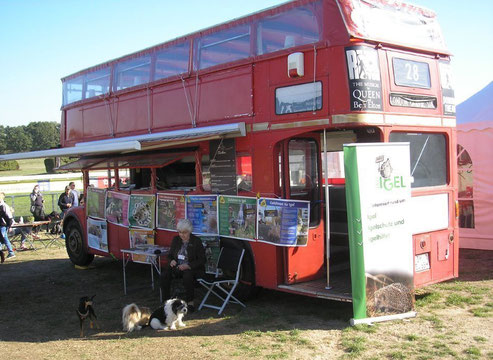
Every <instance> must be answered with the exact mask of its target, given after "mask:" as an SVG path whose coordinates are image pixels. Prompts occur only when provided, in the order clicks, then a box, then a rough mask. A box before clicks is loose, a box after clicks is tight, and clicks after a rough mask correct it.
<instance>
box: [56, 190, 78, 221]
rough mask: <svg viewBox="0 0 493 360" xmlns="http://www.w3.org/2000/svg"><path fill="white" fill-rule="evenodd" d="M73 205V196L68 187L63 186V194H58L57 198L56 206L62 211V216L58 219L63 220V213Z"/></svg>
mask: <svg viewBox="0 0 493 360" xmlns="http://www.w3.org/2000/svg"><path fill="white" fill-rule="evenodd" d="M73 204H74V195H73V194H72V193H71V192H70V187H69V186H68V185H67V186H65V192H63V193H62V194H60V197H59V198H58V206H59V207H60V210H62V214H61V215H60V217H61V218H62V219H63V218H64V217H65V213H66V212H67V211H68V209H70V208H71V207H72V205H73Z"/></svg>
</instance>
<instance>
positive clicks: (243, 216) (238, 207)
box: [218, 195, 257, 241]
mask: <svg viewBox="0 0 493 360" xmlns="http://www.w3.org/2000/svg"><path fill="white" fill-rule="evenodd" d="M218 203H219V205H218V206H219V235H221V236H227V237H230V238H234V239H241V240H250V241H253V240H254V239H255V235H256V227H255V223H256V214H257V199H256V198H251V197H243V196H223V195H220V196H219V198H218Z"/></svg>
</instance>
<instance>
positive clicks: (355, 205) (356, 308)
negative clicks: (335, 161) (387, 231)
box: [344, 146, 366, 319]
mask: <svg viewBox="0 0 493 360" xmlns="http://www.w3.org/2000/svg"><path fill="white" fill-rule="evenodd" d="M344 170H345V173H346V204H347V212H348V234H349V258H350V262H351V288H352V296H353V313H354V318H355V319H364V318H366V277H365V261H364V253H363V236H362V227H361V205H360V193H359V179H358V161H357V149H356V147H355V146H344Z"/></svg>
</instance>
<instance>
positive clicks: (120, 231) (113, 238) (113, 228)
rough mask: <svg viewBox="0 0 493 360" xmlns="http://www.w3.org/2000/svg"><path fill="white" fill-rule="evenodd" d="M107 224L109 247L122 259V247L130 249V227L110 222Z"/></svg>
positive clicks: (111, 251)
mask: <svg viewBox="0 0 493 360" xmlns="http://www.w3.org/2000/svg"><path fill="white" fill-rule="evenodd" d="M107 224H108V248H109V250H110V253H111V254H113V255H114V256H116V257H117V258H119V259H121V258H122V257H123V256H122V253H121V251H120V249H128V248H129V247H130V240H129V236H128V228H127V227H124V226H118V225H115V224H112V223H109V222H108V223H107Z"/></svg>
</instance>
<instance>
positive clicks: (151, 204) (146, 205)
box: [128, 194, 156, 229]
mask: <svg viewBox="0 0 493 360" xmlns="http://www.w3.org/2000/svg"><path fill="white" fill-rule="evenodd" d="M155 216H156V197H155V196H154V195H142V194H132V195H130V201H129V205H128V223H129V225H130V226H135V227H140V228H146V229H154V224H155Z"/></svg>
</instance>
